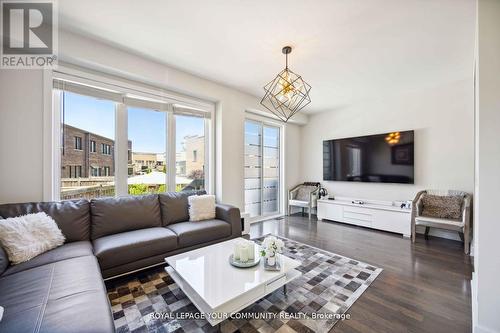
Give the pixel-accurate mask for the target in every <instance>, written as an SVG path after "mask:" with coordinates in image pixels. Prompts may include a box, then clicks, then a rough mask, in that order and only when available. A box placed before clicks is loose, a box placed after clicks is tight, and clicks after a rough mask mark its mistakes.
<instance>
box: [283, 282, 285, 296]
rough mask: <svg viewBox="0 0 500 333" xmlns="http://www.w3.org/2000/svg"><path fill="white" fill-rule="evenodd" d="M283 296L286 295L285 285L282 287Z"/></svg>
mask: <svg viewBox="0 0 500 333" xmlns="http://www.w3.org/2000/svg"><path fill="white" fill-rule="evenodd" d="M283 294H285V295H286V284H285V285H283Z"/></svg>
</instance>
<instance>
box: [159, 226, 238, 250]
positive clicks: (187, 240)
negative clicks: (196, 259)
mask: <svg viewBox="0 0 500 333" xmlns="http://www.w3.org/2000/svg"><path fill="white" fill-rule="evenodd" d="M168 229H171V230H172V231H173V232H175V234H176V235H177V236H178V237H179V247H187V246H192V245H196V244H201V243H205V242H209V241H212V240H215V239H221V238H225V237H229V236H231V225H230V224H229V223H227V222H225V221H222V220H205V221H201V222H179V223H174V224H171V225H169V226H168Z"/></svg>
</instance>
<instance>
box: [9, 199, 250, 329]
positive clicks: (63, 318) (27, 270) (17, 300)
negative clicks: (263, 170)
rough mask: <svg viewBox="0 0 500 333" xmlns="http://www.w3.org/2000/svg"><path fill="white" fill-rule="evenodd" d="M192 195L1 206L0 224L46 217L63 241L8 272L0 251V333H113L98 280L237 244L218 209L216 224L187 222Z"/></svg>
mask: <svg viewBox="0 0 500 333" xmlns="http://www.w3.org/2000/svg"><path fill="white" fill-rule="evenodd" d="M192 194H195V193H164V194H160V195H146V196H128V197H119V198H100V199H93V200H91V201H88V200H73V201H62V202H39V203H21V204H5V205H0V217H3V218H8V217H14V216H19V215H24V214H29V213H35V212H42V211H43V212H46V213H47V214H48V215H50V216H52V218H54V220H55V221H56V223H57V224H58V226H59V228H60V229H61V231H62V232H63V234H64V235H65V237H66V243H65V244H64V245H63V246H60V247H58V248H56V249H53V250H51V251H48V252H46V253H43V254H41V255H39V256H37V257H35V258H33V259H32V260H30V261H27V262H24V263H21V264H19V265H15V266H9V265H8V264H9V262H8V258H7V255H6V254H5V252H4V251H3V250H2V249H1V247H0V306H3V307H4V309H5V312H4V317H3V319H2V321H1V322H0V332H50V333H59V332H114V325H113V317H112V315H111V310H110V306H109V302H108V298H107V295H106V288H105V286H104V283H103V277H104V278H105V279H106V278H111V277H114V276H117V275H121V274H126V273H130V272H133V271H136V270H140V269H144V268H146V267H149V266H152V265H157V264H161V263H163V262H164V258H165V257H166V256H169V255H173V254H176V253H180V252H185V251H189V250H192V249H195V248H198V247H202V246H206V245H209V244H213V243H217V242H221V241H224V240H227V239H231V238H234V237H239V236H241V220H240V211H239V209H238V208H236V207H232V206H228V205H221V204H218V205H217V207H216V219H213V220H208V221H201V222H189V213H188V201H187V197H188V196H189V195H192ZM1 221H2V220H1V218H0V223H1Z"/></svg>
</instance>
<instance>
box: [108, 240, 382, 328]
mask: <svg viewBox="0 0 500 333" xmlns="http://www.w3.org/2000/svg"><path fill="white" fill-rule="evenodd" d="M263 239H264V237H261V238H258V239H255V241H256V242H257V243H260V242H261V241H262V240H263ZM281 239H283V241H284V242H285V248H286V250H285V252H284V254H285V255H287V256H289V257H291V258H294V259H296V260H298V261H300V262H301V265H300V266H299V267H298V270H300V271H301V272H302V274H303V275H302V276H300V277H299V278H297V279H295V280H294V281H292V282H290V283H289V284H288V285H287V293H286V294H284V293H283V289H282V288H280V289H278V290H276V291H274V292H273V293H272V294H270V295H268V296H266V297H264V298H262V299H260V300H259V301H257V302H255V303H254V304H253V305H251V306H249V307H247V308H246V309H244V310H242V311H241V313H257V314H264V315H263V316H260V317H259V318H250V319H241V318H235V319H227V320H225V321H224V322H222V323H221V325H220V330H221V331H222V332H227V333H232V332H261V333H267V332H276V331H278V330H279V331H280V332H328V331H329V330H330V329H331V328H332V327H333V326H334V325H335V323H336V322H337V321H338V320H339V317H343V318H341V319H345V318H346V317H347V318H348V314H346V311H347V310H348V309H349V307H350V306H351V305H352V304H353V303H354V302H355V301H356V300H357V299H358V298H359V297H360V296H361V294H362V293H363V292H364V291H365V290H366V289H367V288H368V286H369V285H370V284H371V283H372V282H373V281H374V280H375V279H376V277H377V276H378V275H379V274H380V272H381V271H382V269H381V268H377V267H374V266H371V265H368V264H366V263H363V262H360V261H357V260H353V259H350V258H347V257H343V256H341V255H338V254H335V253H331V252H328V251H324V250H321V249H318V248H315V247H312V246H309V245H306V244H303V243H299V242H296V241H293V240H290V239H286V238H282V237H281ZM107 288H108V297H109V299H110V302H111V305H112V310H113V317H114V320H115V327H116V331H117V332H149V333H150V332H158V333H159V332H176V333H178V332H217V331H218V329H219V327H212V326H211V325H210V324H209V323H208V322H207V321H206V320H204V319H178V318H175V316H153V315H152V314H154V313H155V312H156V313H165V314H171V313H188V314H189V313H190V314H196V313H198V310H197V309H196V307H195V306H194V305H193V304H192V303H191V302H190V300H189V299H188V298H187V297H186V295H185V294H184V293H183V292H182V291H181V290H180V289H179V288H178V287H177V285H176V284H175V282H174V281H173V280H172V279H171V278H170V276H169V275H168V274H167V273H166V272H165V270H164V268H163V267H160V268H156V269H154V270H149V271H145V272H143V273H138V274H135V275H132V276H129V277H125V278H122V279H119V280H114V281H110V282H108V283H107ZM172 317H174V318H172ZM177 317H178V316H177ZM263 317H265V318H263ZM262 318H263V319H262ZM312 318H314V319H312Z"/></svg>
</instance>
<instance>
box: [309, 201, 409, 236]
mask: <svg viewBox="0 0 500 333" xmlns="http://www.w3.org/2000/svg"><path fill="white" fill-rule="evenodd" d="M354 200H356V199H352V198H341V197H337V198H335V200H330V199H320V200H318V212H317V215H318V220H332V221H337V222H343V223H349V224H355V225H359V226H362V227H368V228H373V229H379V230H385V231H390V232H395V233H398V234H402V235H403V236H404V237H410V236H411V209H409V208H400V206H396V205H395V204H394V203H393V202H390V201H375V200H363V201H364V203H363V204H359V203H353V201H354Z"/></svg>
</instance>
